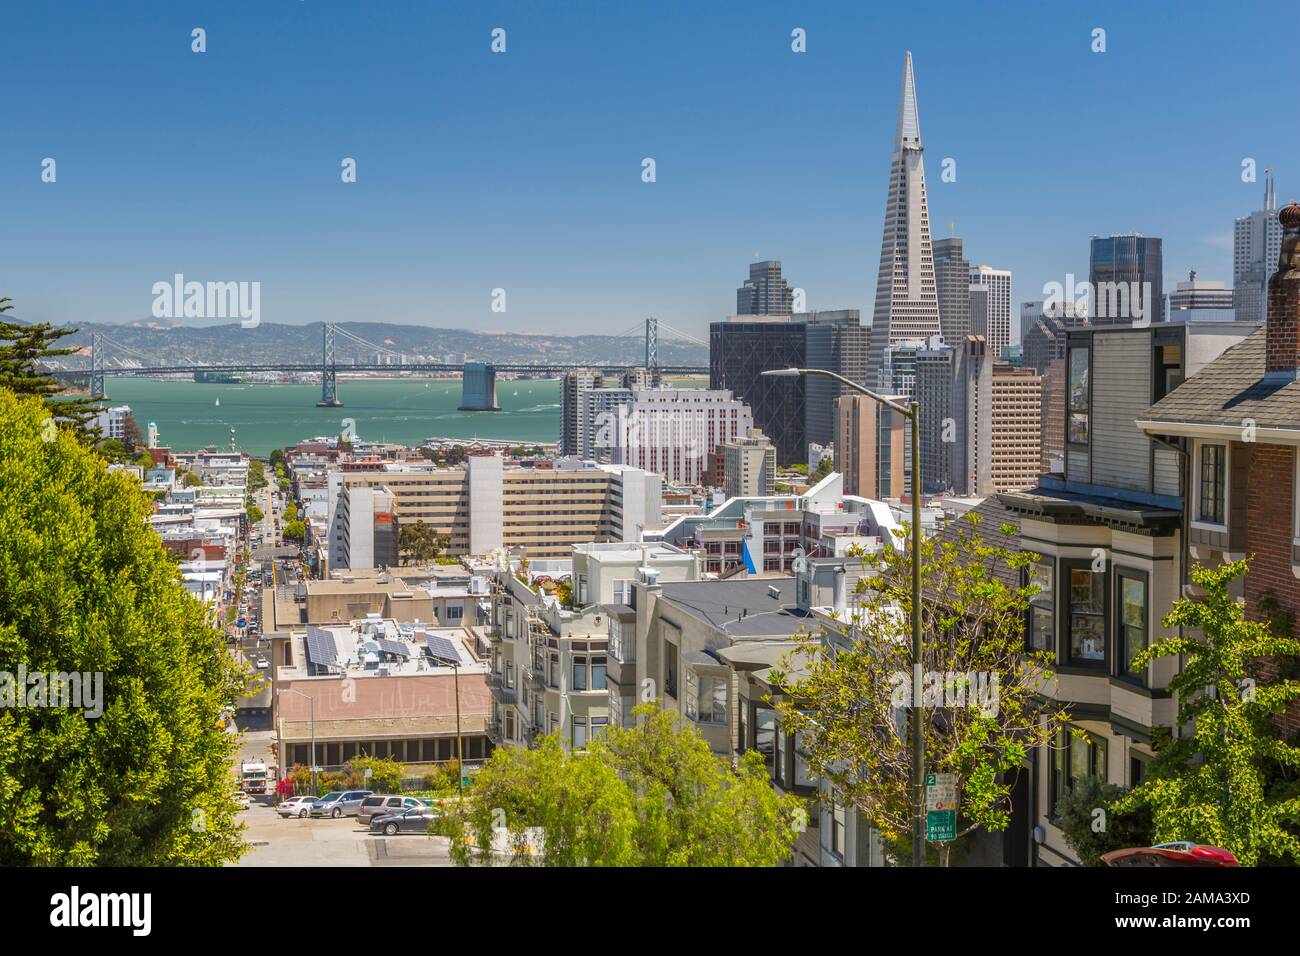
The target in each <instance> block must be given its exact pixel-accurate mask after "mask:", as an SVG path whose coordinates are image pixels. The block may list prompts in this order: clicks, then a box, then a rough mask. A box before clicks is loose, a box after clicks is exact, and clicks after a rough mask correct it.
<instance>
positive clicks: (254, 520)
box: [247, 505, 266, 524]
mask: <svg viewBox="0 0 1300 956" xmlns="http://www.w3.org/2000/svg"><path fill="white" fill-rule="evenodd" d="M247 510H248V523H249V524H260V523H261V521H262V519H263V518H265V517H266V515H264V514H262V509H261V508H259V507H258V506H257V505H249V506H248V509H247Z"/></svg>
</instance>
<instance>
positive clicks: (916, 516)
mask: <svg viewBox="0 0 1300 956" xmlns="http://www.w3.org/2000/svg"><path fill="white" fill-rule="evenodd" d="M762 374H764V375H776V376H785V377H795V376H799V375H821V376H824V377H825V378H832V379H834V380H835V381H837V382H839V383H840V384H841V385H844V386H846V387H848V388H850V389H852V390H853V391H855V392H858V393H859V394H862V395H866V396H867V397H868V398H870V399H874V400H875V401H877V402H879V403H880V404H881V405H884V406H885V407H886V408H888V409H890V410H892V411H895V412H897V413H898V414H900V415H902V416H903V417H904V418H906V419H908V420H909V422H910V423H911V429H912V707H911V711H912V712H911V725H912V741H911V743H912V865H913V866H916V867H923V866H925V728H924V724H923V715H922V710H921V687H922V684H923V676H924V675H923V663H922V653H921V652H922V643H921V487H922V483H921V411H920V405H919V403H917V401H916V400H915V399H913V400H912V401H911V402H909V403H908V404H906V405H903V404H901V403H900V402H896V401H894V400H893V399H890V398H887V397H885V396H884V395H877V394H876V393H875V392H873V391H871V390H870V389H868V388H864V387H863V386H861V385H859V384H858V383H857V382H854V381H851V380H849V379H847V378H845V377H844V376H843V375H837V374H836V373H834V372H830V371H827V370H826V369H822V368H782V369H770V370H768V371H766V372H763V373H762Z"/></svg>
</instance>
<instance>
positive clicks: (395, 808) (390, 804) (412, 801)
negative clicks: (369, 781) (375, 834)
mask: <svg viewBox="0 0 1300 956" xmlns="http://www.w3.org/2000/svg"><path fill="white" fill-rule="evenodd" d="M427 806H429V801H428V800H420V799H417V798H416V797H399V796H397V795H395V794H389V793H373V794H371V795H370V796H368V797H366V799H365V800H363V801H361V809H360V810H358V811H357V822H358V823H364V824H369V823H370V821H371V820H373V819H374V818H375V817H382V816H387V815H388V814H390V813H401V812H402V811H403V810H410V809H411V808H413V807H427Z"/></svg>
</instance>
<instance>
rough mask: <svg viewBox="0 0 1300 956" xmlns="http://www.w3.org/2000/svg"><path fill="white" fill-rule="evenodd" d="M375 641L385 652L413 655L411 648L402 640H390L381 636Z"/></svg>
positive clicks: (401, 655) (403, 655)
mask: <svg viewBox="0 0 1300 956" xmlns="http://www.w3.org/2000/svg"><path fill="white" fill-rule="evenodd" d="M375 643H376V644H377V645H379V649H380V650H381V651H383V652H384V653H385V654H393V655H396V656H397V657H410V656H411V650H410V648H408V647H407V646H406V645H405V644H403V643H402V642H401V641H390V640H389V639H388V638H386V637H381V638H380V639H379V640H377V641H375Z"/></svg>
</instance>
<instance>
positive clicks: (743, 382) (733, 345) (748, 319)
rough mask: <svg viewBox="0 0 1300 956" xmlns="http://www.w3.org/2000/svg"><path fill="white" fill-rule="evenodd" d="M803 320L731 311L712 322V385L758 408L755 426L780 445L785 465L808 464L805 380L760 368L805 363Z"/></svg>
mask: <svg viewBox="0 0 1300 956" xmlns="http://www.w3.org/2000/svg"><path fill="white" fill-rule="evenodd" d="M806 328H807V324H806V323H804V322H794V321H791V320H790V318H789V317H788V316H787V317H778V316H772V317H771V318H761V317H758V316H753V315H737V316H732V317H731V318H729V319H727V321H725V322H714V323H712V324H711V325H710V326H709V387H710V388H727V389H731V392H732V394H734V395H735V396H736V398H738V399H739V400H740V401H742V402H744V403H745V404H746V405H748V406H749V407H750V409H751V410H752V411H753V413H754V427H755V428H759V429H761V430H762V432H763V434H764V435H766V436H767V437H768V438H769V439H770V440H771V442H772V444H773V445H775V446H776V457H777V461H778V462H780V463H781V464H782V465H793V464H799V463H806V462H807V460H808V443H807V442H806V441H805V440H804V397H805V395H804V380H805V378H806V376H802V375H800V376H798V377H794V378H785V377H782V376H775V375H768V376H764V375H762V374H761V373H762V372H764V371H766V370H767V369H776V368H806V367H807V355H806V351H805V342H806V336H805V329H806Z"/></svg>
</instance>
